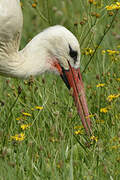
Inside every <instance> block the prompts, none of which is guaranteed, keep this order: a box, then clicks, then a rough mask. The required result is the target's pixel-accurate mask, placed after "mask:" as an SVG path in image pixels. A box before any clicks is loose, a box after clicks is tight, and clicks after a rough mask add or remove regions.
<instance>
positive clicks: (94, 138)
mask: <svg viewBox="0 0 120 180" xmlns="http://www.w3.org/2000/svg"><path fill="white" fill-rule="evenodd" d="M90 139H91V140H93V141H96V142H97V141H98V137H96V136H91V137H90Z"/></svg>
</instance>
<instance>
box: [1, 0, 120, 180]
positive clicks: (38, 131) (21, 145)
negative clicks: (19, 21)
mask: <svg viewBox="0 0 120 180" xmlns="http://www.w3.org/2000/svg"><path fill="white" fill-rule="evenodd" d="M111 4H114V6H112V7H111V6H110V5H111ZM21 6H22V10H23V14H24V27H23V34H22V41H21V48H23V47H24V46H25V44H26V43H27V42H28V41H29V40H30V39H32V37H34V36H35V35H36V34H37V33H39V32H40V31H42V30H43V29H44V28H47V27H49V26H50V25H55V24H61V25H64V26H65V27H67V28H68V29H69V30H71V31H72V32H73V33H74V34H75V35H76V37H77V38H78V40H79V42H80V46H81V67H80V68H81V72H83V73H82V76H83V80H84V85H85V89H86V96H87V101H88V107H89V112H90V117H91V121H92V128H93V136H91V137H90V138H88V137H87V135H86V134H85V131H84V129H83V127H82V126H81V120H80V117H79V116H78V115H77V111H76V108H75V106H74V102H73V99H72V97H71V96H70V93H69V92H68V90H67V88H66V86H65V85H64V84H63V82H62V80H61V79H60V77H59V76H55V75H53V74H43V75H41V76H40V77H37V78H33V77H31V78H30V79H29V80H18V79H12V78H5V77H0V87H1V88H0V165H1V166H0V179H1V180H11V179H12V180H14V179H15V180H16V179H17V180H21V179H24V180H26V179H32V180H33V179H35V180H39V179H41V180H48V179H51V180H73V179H74V180H78V179H80V180H84V179H85V180H91V179H94V180H95V179H97V180H101V179H102V180H104V179H105V180H108V179H110V180H113V179H114V180H118V179H120V35H119V28H120V23H119V18H120V12H119V3H118V4H116V1H115V0H105V1H104V0H79V1H78V0H74V1H71V0H63V1H58V0H52V1H48V0H44V1H43V0H34V1H33V0H21ZM106 6H108V8H107V9H106V8H105V7H106Z"/></svg>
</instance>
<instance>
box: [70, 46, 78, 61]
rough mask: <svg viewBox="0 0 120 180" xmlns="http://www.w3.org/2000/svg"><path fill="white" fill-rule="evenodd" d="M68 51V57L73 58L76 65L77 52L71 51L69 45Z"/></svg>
mask: <svg viewBox="0 0 120 180" xmlns="http://www.w3.org/2000/svg"><path fill="white" fill-rule="evenodd" d="M69 49H70V51H69V55H70V56H71V57H72V58H73V60H74V63H76V61H77V56H78V53H77V51H75V50H73V49H72V48H71V46H70V45H69Z"/></svg>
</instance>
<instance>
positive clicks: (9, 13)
mask: <svg viewBox="0 0 120 180" xmlns="http://www.w3.org/2000/svg"><path fill="white" fill-rule="evenodd" d="M22 25H23V16H22V11H21V7H20V0H0V43H9V42H10V41H13V40H15V41H16V48H17V49H18V48H19V43H20V37H21V31H22Z"/></svg>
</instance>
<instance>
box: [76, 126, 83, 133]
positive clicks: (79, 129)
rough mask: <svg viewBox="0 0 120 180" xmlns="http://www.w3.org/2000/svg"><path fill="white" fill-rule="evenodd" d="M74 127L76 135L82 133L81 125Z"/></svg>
mask: <svg viewBox="0 0 120 180" xmlns="http://www.w3.org/2000/svg"><path fill="white" fill-rule="evenodd" d="M74 129H75V130H76V131H75V132H74V133H75V134H76V135H78V134H83V126H75V127H74Z"/></svg>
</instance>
